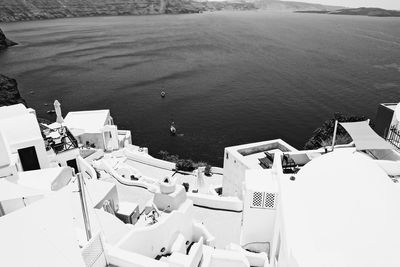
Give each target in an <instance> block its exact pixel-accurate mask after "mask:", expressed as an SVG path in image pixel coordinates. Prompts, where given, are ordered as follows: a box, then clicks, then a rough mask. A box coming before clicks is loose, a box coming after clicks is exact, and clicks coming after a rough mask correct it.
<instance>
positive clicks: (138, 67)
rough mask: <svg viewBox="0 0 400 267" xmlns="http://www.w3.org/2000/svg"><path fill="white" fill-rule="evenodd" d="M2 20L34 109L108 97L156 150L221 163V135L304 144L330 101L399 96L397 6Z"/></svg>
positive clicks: (362, 107)
mask: <svg viewBox="0 0 400 267" xmlns="http://www.w3.org/2000/svg"><path fill="white" fill-rule="evenodd" d="M0 28H2V29H3V31H4V32H5V33H6V35H7V37H8V38H9V39H11V40H13V41H16V42H18V43H19V44H20V45H18V46H15V47H12V48H10V49H8V50H6V51H3V52H1V53H0V73H1V74H4V75H7V76H10V77H12V78H15V79H17V81H18V85H19V89H20V92H21V94H22V96H23V97H24V98H25V99H26V100H27V102H28V104H29V106H30V107H33V108H34V109H35V110H36V112H37V115H38V117H42V118H45V119H48V120H54V119H55V115H54V114H47V111H48V110H50V109H53V107H52V103H53V102H54V100H56V99H57V100H59V101H60V102H61V108H62V110H63V114H64V115H66V114H67V112H69V111H80V110H93V109H110V110H111V115H112V117H113V118H114V122H115V123H116V124H117V125H118V127H119V128H120V129H128V130H131V131H132V136H133V143H134V144H137V145H140V146H144V147H148V148H149V152H150V154H151V155H153V156H158V153H159V151H161V150H163V151H168V152H169V153H171V154H177V155H179V156H180V157H181V158H190V159H193V160H195V161H205V162H208V163H210V164H212V165H214V166H222V164H223V155H224V147H228V146H233V145H238V144H243V143H251V142H259V141H264V140H269V139H275V138H281V139H283V140H285V141H286V142H288V143H290V144H292V145H293V146H295V147H296V148H299V149H301V148H303V146H304V144H305V143H306V141H307V140H308V138H309V137H310V136H311V135H312V134H313V131H314V130H315V129H316V128H317V127H319V126H321V125H322V123H323V122H324V121H325V120H327V119H330V118H332V117H333V114H334V113H335V112H341V113H343V114H345V115H363V116H366V117H369V118H371V119H372V120H374V118H375V115H376V110H377V107H378V104H379V103H382V102H399V101H400V18H378V17H364V16H337V15H325V14H298V13H290V12H267V11H240V12H239V11H236V12H235V11H230V12H228V11H222V12H209V13H202V14H185V15H156V16H120V17H90V18H67V19H57V20H43V21H29V22H16V23H2V24H0ZM161 91H165V92H166V96H165V98H162V97H161V96H160V93H161ZM172 121H173V122H174V123H175V126H176V128H177V134H176V135H175V136H171V135H170V125H171V122H172Z"/></svg>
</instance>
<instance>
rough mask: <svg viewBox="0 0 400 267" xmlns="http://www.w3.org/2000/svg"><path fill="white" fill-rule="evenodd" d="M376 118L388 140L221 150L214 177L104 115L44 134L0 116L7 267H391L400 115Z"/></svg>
mask: <svg viewBox="0 0 400 267" xmlns="http://www.w3.org/2000/svg"><path fill="white" fill-rule="evenodd" d="M380 111H382V112H383V113H382V114H380V113H379V112H380ZM388 114H392V118H391V119H390V120H388V119H387V118H388ZM380 118H383V119H382V120H380ZM377 120H378V122H379V123H377V125H378V126H379V127H377V128H376V129H375V130H376V131H377V132H382V136H384V138H382V137H380V136H378V134H376V133H375V132H374V130H372V129H371V128H370V126H369V124H368V121H361V122H350V123H336V124H335V125H336V127H343V128H344V130H346V132H347V133H348V134H349V135H350V136H351V138H352V140H353V141H352V142H351V143H349V144H344V145H336V144H335V138H336V136H335V134H334V136H333V138H332V145H331V146H326V147H322V148H318V149H314V150H297V149H296V148H294V147H292V146H291V145H290V144H288V143H286V142H284V141H283V140H281V139H275V140H268V141H263V142H258V143H251V144H243V145H238V146H231V147H227V148H225V150H224V154H223V158H224V164H223V168H216V167H212V170H211V176H210V177H209V176H207V175H205V169H204V167H203V168H202V167H199V168H198V169H195V170H194V171H191V172H189V171H179V169H178V165H177V164H175V163H173V162H168V161H164V160H160V159H157V158H154V157H152V156H151V155H149V154H148V149H147V148H143V147H140V146H135V145H132V138H131V133H130V131H128V130H121V129H118V127H117V126H116V125H114V124H113V119H112V118H111V115H110V112H109V110H100V111H80V112H70V113H68V114H67V116H66V117H65V119H64V122H63V124H62V125H60V123H53V124H50V125H47V127H46V128H45V129H44V128H43V127H42V128H43V131H41V128H40V127H38V122H37V118H36V115H35V112H32V110H31V109H27V108H26V107H25V106H23V105H22V104H19V105H13V106H8V107H1V108H0V177H1V178H0V236H1V237H2V238H1V241H0V250H1V251H2V264H4V266H12V267H17V266H18V267H20V266H22V267H25V266H26V267H28V266H43V267H50V266H65V267H69V266H74V267H107V266H116V267H131V266H135V267H136V266H137V267H150V266H151V267H178V266H179V267H220V266H222V267H225V266H234V267H250V266H259V267H281V266H285V267H320V266H326V267H346V266H352V267H376V266H381V263H384V266H389V267H398V266H400V254H399V253H398V251H399V250H400V243H399V242H398V240H399V238H400V228H399V227H398V225H400V212H399V210H400V187H399V186H400V183H399V182H400V153H399V149H398V148H399V147H400V141H399V140H400V138H399V137H400V131H399V128H400V123H399V121H400V104H399V105H397V106H396V105H394V104H384V105H382V106H381V107H380V109H378V115H377ZM61 127H62V128H61ZM172 127H173V128H174V129H175V132H176V128H175V126H174V124H173V123H172V124H171V128H172ZM60 128H61V129H62V130H63V131H62V132H66V135H65V138H61V139H60V138H58V137H56V136H54V135H52V134H51V133H52V132H50V131H48V129H52V130H54V131H58V132H61V131H59V129H60ZM78 129H79V130H78ZM17 132H18V133H19V134H18V135H16V134H15V133H17ZM171 132H172V131H171ZM334 132H335V133H336V130H335V131H334ZM106 133H107V134H106ZM108 133H109V134H108ZM52 139H60V140H59V143H57V144H56V145H55V144H54V143H52V142H50V141H51V140H52ZM44 140H48V141H49V142H44ZM86 142H90V143H91V144H92V145H91V146H85V145H84V144H85V143H86ZM43 144H45V146H44V145H43ZM33 152H34V153H33ZM60 166H61V167H60ZM76 173H80V174H82V175H76ZM78 192H79V193H78ZM27 221H29V222H30V223H28V224H27V223H26V222H27ZM365 237H368V238H365ZM21 244H23V245H21ZM366 255H367V256H366Z"/></svg>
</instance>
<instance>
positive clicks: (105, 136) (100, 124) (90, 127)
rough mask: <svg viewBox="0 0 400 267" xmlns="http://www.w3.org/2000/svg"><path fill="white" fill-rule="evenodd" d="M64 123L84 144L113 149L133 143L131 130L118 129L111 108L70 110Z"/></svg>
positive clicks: (107, 149) (108, 149)
mask: <svg viewBox="0 0 400 267" xmlns="http://www.w3.org/2000/svg"><path fill="white" fill-rule="evenodd" d="M64 124H65V125H66V126H67V127H68V129H70V130H71V132H72V133H73V135H74V136H75V137H76V138H77V139H78V141H79V142H80V143H81V144H83V145H84V146H88V147H93V148H97V149H103V150H106V151H112V150H116V149H119V148H122V147H124V146H125V144H131V143H132V141H131V132H130V131H121V130H118V128H117V126H116V125H114V122H113V119H112V117H111V115H110V110H108V109H104V110H91V111H76V112H69V113H68V114H67V116H66V117H65V119H64Z"/></svg>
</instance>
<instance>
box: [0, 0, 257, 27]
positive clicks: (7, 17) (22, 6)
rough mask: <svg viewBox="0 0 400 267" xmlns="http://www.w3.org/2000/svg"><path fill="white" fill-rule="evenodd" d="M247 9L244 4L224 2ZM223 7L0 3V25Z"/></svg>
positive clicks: (182, 2) (106, 1)
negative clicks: (15, 22)
mask: <svg viewBox="0 0 400 267" xmlns="http://www.w3.org/2000/svg"><path fill="white" fill-rule="evenodd" d="M225 3H226V4H225V5H226V6H228V9H231V8H236V7H237V8H239V9H247V8H248V7H249V6H250V7H252V9H254V5H252V4H250V5H249V4H248V3H236V4H232V3H228V2H225ZM221 5H224V4H221V3H218V4H213V3H212V2H195V1H193V0H0V22H11V21H23V20H38V19H53V18H66V17H88V16H107V15H110V16H117V15H145V14H177V13H198V12H201V11H205V10H210V9H211V10H216V9H221V8H220V7H218V8H216V6H221Z"/></svg>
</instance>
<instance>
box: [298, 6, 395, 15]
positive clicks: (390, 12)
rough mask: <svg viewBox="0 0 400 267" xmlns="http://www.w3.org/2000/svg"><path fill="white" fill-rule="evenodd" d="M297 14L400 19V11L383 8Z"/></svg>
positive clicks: (316, 11)
mask: <svg viewBox="0 0 400 267" xmlns="http://www.w3.org/2000/svg"><path fill="white" fill-rule="evenodd" d="M294 12H295V13H309V14H328V15H350V16H368V17H400V11H398V10H387V9H382V8H366V7H361V8H344V9H338V10H334V11H329V10H304V11H294Z"/></svg>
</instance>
